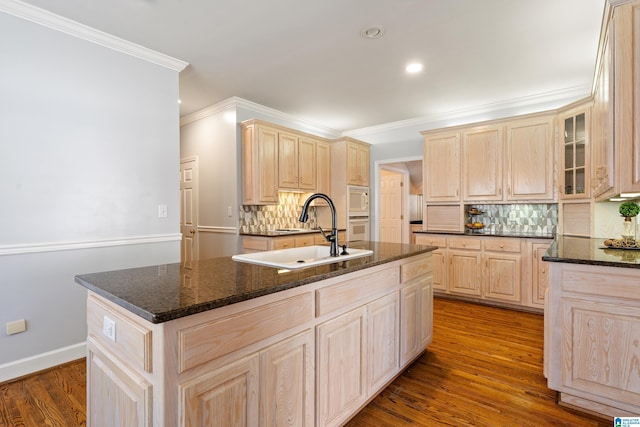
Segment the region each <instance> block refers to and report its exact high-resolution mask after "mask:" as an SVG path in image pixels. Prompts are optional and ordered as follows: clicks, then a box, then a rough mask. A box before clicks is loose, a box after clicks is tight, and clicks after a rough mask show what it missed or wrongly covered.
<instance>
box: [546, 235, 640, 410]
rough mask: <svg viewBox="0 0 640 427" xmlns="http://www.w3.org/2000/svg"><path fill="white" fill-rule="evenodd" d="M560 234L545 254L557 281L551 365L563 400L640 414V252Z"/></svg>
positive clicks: (550, 321)
mask: <svg viewBox="0 0 640 427" xmlns="http://www.w3.org/2000/svg"><path fill="white" fill-rule="evenodd" d="M603 242H604V239H591V238H580V237H565V236H558V238H557V239H556V240H555V241H554V243H553V244H552V245H551V246H550V248H549V250H548V251H547V253H546V255H545V256H544V257H543V259H544V260H545V261H547V262H549V270H550V281H549V289H548V295H547V298H546V307H545V318H544V322H545V328H544V331H545V349H544V369H545V376H546V377H547V379H548V385H549V388H551V389H553V390H556V391H558V392H559V399H558V401H559V403H560V404H563V405H566V406H571V407H575V408H578V409H580V410H582V411H587V412H591V413H596V414H600V415H606V416H610V417H624V416H636V417H637V416H638V415H640V251H638V250H624V249H611V248H606V247H605V246H604V244H603Z"/></svg>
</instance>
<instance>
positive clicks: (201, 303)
mask: <svg viewBox="0 0 640 427" xmlns="http://www.w3.org/2000/svg"><path fill="white" fill-rule="evenodd" d="M349 247H352V248H358V249H370V250H372V251H373V255H370V256H366V257H362V258H354V259H351V260H349V261H343V262H339V263H334V264H325V265H320V266H317V267H309V268H303V269H299V270H292V271H286V270H279V269H277V268H271V267H262V266H258V265H254V264H247V263H242V262H236V261H234V260H232V259H231V257H222V258H212V259H204V260H200V261H197V262H195V263H194V264H193V266H192V267H191V268H185V267H182V266H181V264H180V263H176V264H165V265H157V266H151V267H140V268H133V269H127V270H118V271H109V272H102V273H93V274H81V275H78V276H76V277H75V281H76V282H77V283H79V284H81V285H82V286H84V287H85V288H87V289H89V290H91V291H93V292H95V293H97V294H98V295H101V296H103V297H104V298H106V299H108V300H110V301H112V302H114V303H115V304H118V305H120V306H122V307H124V308H125V309H127V310H129V311H130V312H132V313H134V314H136V315H138V316H140V317H142V318H143V319H145V320H148V321H149V322H152V323H162V322H166V321H169V320H173V319H177V318H180V317H184V316H189V315H191V314H195V313H200V312H203V311H207V310H212V309H214V308H218V307H222V306H225V305H229V304H233V303H237V302H240V301H245V300H249V299H252V298H257V297H260V296H263V295H268V294H271V293H275V292H279V291H283V290H286V289H291V288H295V287H297V286H302V285H306V284H309V283H313V282H317V281H320V280H324V279H328V278H331V277H336V276H340V275H343V274H347V273H351V272H353V271H357V270H362V269H365V268H369V267H373V266H376V265H380V264H385V263H388V262H392V261H395V260H399V259H402V258H407V257H410V256H413V255H418V254H421V253H425V252H430V251H432V250H435V249H437V248H436V247H434V246H423V245H407V244H399V243H382V242H358V243H357V244H356V243H354V244H351V245H350V246H349ZM328 250H329V247H328V246H327V251H328Z"/></svg>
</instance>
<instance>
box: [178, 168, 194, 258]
mask: <svg viewBox="0 0 640 427" xmlns="http://www.w3.org/2000/svg"><path fill="white" fill-rule="evenodd" d="M180 232H181V233H182V245H181V247H180V261H181V262H182V265H184V266H185V267H191V263H192V262H193V261H196V260H197V259H198V160H197V159H185V160H182V161H180Z"/></svg>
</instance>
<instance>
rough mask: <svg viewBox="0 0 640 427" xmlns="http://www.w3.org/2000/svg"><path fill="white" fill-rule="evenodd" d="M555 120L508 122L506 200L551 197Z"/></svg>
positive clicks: (549, 198) (542, 118)
mask: <svg viewBox="0 0 640 427" xmlns="http://www.w3.org/2000/svg"><path fill="white" fill-rule="evenodd" d="M553 133H554V119H553V117H541V118H537V119H527V120H522V121H515V122H511V123H509V124H507V141H506V145H507V182H506V187H507V188H506V192H507V200H553V198H554V187H553V177H554V167H555V164H554V160H553V159H554V143H553V141H554V139H553Z"/></svg>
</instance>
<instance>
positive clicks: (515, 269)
mask: <svg viewBox="0 0 640 427" xmlns="http://www.w3.org/2000/svg"><path fill="white" fill-rule="evenodd" d="M520 258H521V257H520V255H519V254H517V255H516V254H503V253H492V252H485V253H484V254H483V271H482V296H483V298H487V299H494V300H499V301H507V302H516V303H520V302H521V301H522V297H521V277H522V276H521V273H520Z"/></svg>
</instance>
